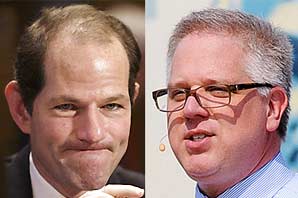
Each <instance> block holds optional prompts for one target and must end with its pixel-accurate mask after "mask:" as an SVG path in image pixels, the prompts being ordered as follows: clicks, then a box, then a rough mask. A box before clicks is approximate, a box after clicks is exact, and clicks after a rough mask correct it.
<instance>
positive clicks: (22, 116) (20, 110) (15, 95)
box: [5, 80, 31, 134]
mask: <svg viewBox="0 0 298 198" xmlns="http://www.w3.org/2000/svg"><path fill="white" fill-rule="evenodd" d="M5 97H6V100H7V103H8V107H9V111H10V114H11V116H12V118H13V120H14V121H15V123H16V124H17V125H18V127H19V128H20V129H21V130H22V131H23V132H24V133H26V134H30V131H31V127H30V126H31V116H30V114H29V113H28V112H27V110H26V108H25V105H24V102H23V100H22V97H21V94H20V90H19V86H18V83H17V82H16V81H15V80H13V81H10V82H9V83H8V84H7V85H6V88H5Z"/></svg>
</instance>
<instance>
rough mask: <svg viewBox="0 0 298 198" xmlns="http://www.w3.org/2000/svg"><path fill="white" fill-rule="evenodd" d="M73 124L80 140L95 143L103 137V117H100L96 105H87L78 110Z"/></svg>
mask: <svg viewBox="0 0 298 198" xmlns="http://www.w3.org/2000/svg"><path fill="white" fill-rule="evenodd" d="M75 125H76V135H77V138H78V139H79V140H81V141H84V142H88V143H95V142H99V141H100V140H101V139H103V138H104V125H105V124H104V118H101V115H100V113H99V111H98V109H97V107H88V108H87V109H85V110H84V111H82V112H80V115H78V118H77V120H76V121H75Z"/></svg>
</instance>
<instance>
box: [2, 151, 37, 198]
mask: <svg viewBox="0 0 298 198" xmlns="http://www.w3.org/2000/svg"><path fill="white" fill-rule="evenodd" d="M29 153H30V147H29V146H26V147H24V148H23V149H22V150H21V151H19V152H18V153H16V154H14V155H12V156H10V157H7V158H6V159H5V161H4V164H5V175H6V187H7V194H8V197H30V196H32V190H31V181H30V173H29ZM27 195H28V196H27Z"/></svg>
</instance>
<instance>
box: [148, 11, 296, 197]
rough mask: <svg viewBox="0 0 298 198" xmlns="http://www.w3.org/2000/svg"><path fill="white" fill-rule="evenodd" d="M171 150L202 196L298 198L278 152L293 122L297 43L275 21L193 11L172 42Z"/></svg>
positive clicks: (166, 95)
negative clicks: (290, 103) (293, 44)
mask: <svg viewBox="0 0 298 198" xmlns="http://www.w3.org/2000/svg"><path fill="white" fill-rule="evenodd" d="M167 57H168V81H167V88H165V89H159V90H156V91H154V92H153V99H154V100H155V104H156V106H157V108H158V109H159V110H160V111H162V112H166V113H167V120H168V136H169V140H170V144H171V147H172V149H173V151H174V153H175V155H176V157H177V159H178V161H179V162H180V164H181V165H182V166H183V168H184V170H185V171H186V173H187V174H188V175H189V176H190V177H191V178H192V179H194V180H195V181H197V187H196V198H200V197H221V198H223V197H229V198H231V197H243V198H244V197H245V198H247V197H283V198H285V197H298V190H297V185H298V175H297V174H295V173H294V172H292V171H291V170H289V169H288V168H287V167H286V165H285V162H284V161H283V158H282V156H281V154H280V145H281V142H282V140H283V138H284V137H285V135H286V129H287V122H288V117H289V111H290V107H289V98H290V88H291V74H292V46H291V44H290V42H289V40H288V38H287V36H286V35H285V34H284V33H283V32H281V31H280V30H279V29H277V28H274V27H272V26H271V25H270V24H269V23H267V22H265V21H262V20H260V19H258V18H256V17H254V16H252V15H247V14H243V13H241V12H238V11H228V10H222V9H207V10H203V11H199V12H193V13H191V14H190V15H188V16H186V17H185V18H183V19H182V20H181V21H180V22H179V23H178V25H177V26H176V28H175V30H174V32H173V35H172V36H171V38H170V41H169V49H168V54H167Z"/></svg>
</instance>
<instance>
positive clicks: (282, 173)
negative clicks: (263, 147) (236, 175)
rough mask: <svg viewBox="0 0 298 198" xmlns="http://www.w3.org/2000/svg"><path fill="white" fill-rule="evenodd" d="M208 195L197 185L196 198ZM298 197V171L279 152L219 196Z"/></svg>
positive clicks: (224, 197) (219, 197) (254, 197)
mask: <svg viewBox="0 0 298 198" xmlns="http://www.w3.org/2000/svg"><path fill="white" fill-rule="evenodd" d="M204 197H206V196H205V195H203V194H202V193H201V192H200V189H199V186H198V185H197V186H196V198H204ZM236 197H237V198H238V197H241V198H256V197H258V198H259V197H262V198H269V197H270V198H271V197H274V198H296V197H297V198H298V173H295V172H293V171H291V170H290V169H289V168H288V167H287V166H286V164H285V162H284V160H283V158H282V156H281V154H280V153H279V154H278V155H277V156H276V157H275V158H274V159H273V160H271V161H270V162H268V163H267V164H266V165H265V166H263V167H262V168H261V169H259V170H258V171H257V172H255V173H253V174H252V175H250V176H248V177H247V178H245V179H243V180H242V181H241V182H239V183H237V184H236V185H234V186H233V187H231V188H229V189H227V190H226V191H225V192H223V193H222V194H220V195H219V196H218V198H236Z"/></svg>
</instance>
